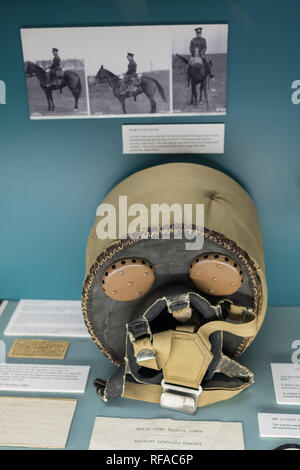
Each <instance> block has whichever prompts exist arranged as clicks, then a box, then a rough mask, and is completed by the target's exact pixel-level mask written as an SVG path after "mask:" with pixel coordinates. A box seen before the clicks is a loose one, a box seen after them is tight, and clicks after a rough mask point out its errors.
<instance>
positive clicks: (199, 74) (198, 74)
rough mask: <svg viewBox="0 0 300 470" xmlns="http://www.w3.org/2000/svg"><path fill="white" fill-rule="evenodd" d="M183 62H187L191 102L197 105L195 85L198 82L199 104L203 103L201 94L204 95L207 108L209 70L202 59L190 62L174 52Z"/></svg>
mask: <svg viewBox="0 0 300 470" xmlns="http://www.w3.org/2000/svg"><path fill="white" fill-rule="evenodd" d="M176 55H177V57H179V58H180V59H181V60H182V61H183V62H184V63H186V64H188V86H189V84H190V83H191V85H192V95H191V104H194V105H195V106H197V98H198V96H197V85H198V83H200V97H199V104H203V99H202V96H203V95H204V99H205V104H206V108H207V110H209V103H208V96H207V86H208V78H209V71H208V70H207V68H206V67H205V65H204V63H203V61H199V62H198V61H197V62H194V63H193V64H191V63H190V62H189V60H188V59H186V58H185V57H183V56H182V55H180V54H176Z"/></svg>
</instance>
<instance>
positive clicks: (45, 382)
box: [0, 363, 90, 393]
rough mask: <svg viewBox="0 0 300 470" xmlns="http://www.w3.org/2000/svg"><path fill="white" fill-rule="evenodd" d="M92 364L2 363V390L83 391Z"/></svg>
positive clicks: (0, 375)
mask: <svg viewBox="0 0 300 470" xmlns="http://www.w3.org/2000/svg"><path fill="white" fill-rule="evenodd" d="M89 372H90V366H60V365H59V366H56V365H52V364H51V365H47V364H11V363H9V364H8V363H5V364H3V363H2V364H0V390H9V391H22V392H24V391H25V392H60V393H83V392H84V391H85V387H86V383H87V379H88V376H89Z"/></svg>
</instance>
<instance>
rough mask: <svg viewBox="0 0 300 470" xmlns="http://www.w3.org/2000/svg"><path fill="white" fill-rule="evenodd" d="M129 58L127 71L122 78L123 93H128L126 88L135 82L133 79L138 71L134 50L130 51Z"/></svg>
mask: <svg viewBox="0 0 300 470" xmlns="http://www.w3.org/2000/svg"><path fill="white" fill-rule="evenodd" d="M127 59H128V67H127V72H125V74H124V76H123V79H122V89H121V94H123V95H124V94H125V93H126V88H127V87H130V85H131V84H132V83H133V80H134V78H135V77H136V73H137V63H136V62H135V60H134V54H133V53H132V52H128V53H127ZM130 91H131V92H132V91H133V90H130Z"/></svg>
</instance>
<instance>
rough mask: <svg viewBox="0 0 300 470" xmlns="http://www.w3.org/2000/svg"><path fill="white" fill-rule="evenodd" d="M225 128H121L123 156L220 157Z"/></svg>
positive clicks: (145, 126)
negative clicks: (157, 154)
mask: <svg viewBox="0 0 300 470" xmlns="http://www.w3.org/2000/svg"><path fill="white" fill-rule="evenodd" d="M224 133H225V125H224V124H223V123H220V124H161V125H152V124H151V125H150V124H149V125H148V124H141V125H137V126H135V125H123V126H122V135H123V153H124V154H137V153H170V154H173V153H224Z"/></svg>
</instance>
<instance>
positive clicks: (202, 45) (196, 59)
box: [188, 28, 214, 83]
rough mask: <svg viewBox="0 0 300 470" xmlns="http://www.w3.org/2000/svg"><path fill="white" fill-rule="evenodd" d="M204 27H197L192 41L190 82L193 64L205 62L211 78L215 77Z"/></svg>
mask: <svg viewBox="0 0 300 470" xmlns="http://www.w3.org/2000/svg"><path fill="white" fill-rule="evenodd" d="M202 29H203V28H195V31H196V37H194V38H193V39H192V40H191V42H190V53H191V59H190V63H189V67H188V83H189V79H190V72H191V66H192V65H193V64H202V63H203V64H204V66H205V68H206V70H207V73H208V75H209V76H210V78H214V75H212V73H211V67H212V63H211V61H209V60H208V58H207V56H206V50H207V42H206V39H205V38H204V37H202Z"/></svg>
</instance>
